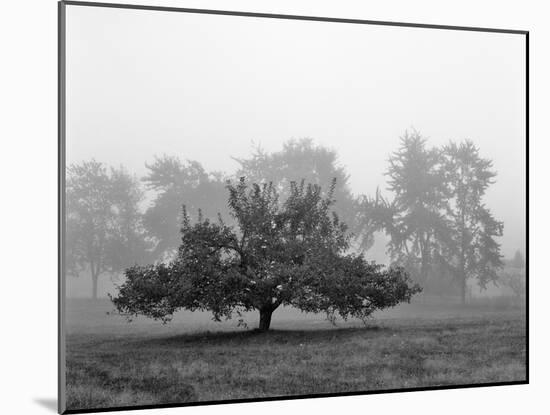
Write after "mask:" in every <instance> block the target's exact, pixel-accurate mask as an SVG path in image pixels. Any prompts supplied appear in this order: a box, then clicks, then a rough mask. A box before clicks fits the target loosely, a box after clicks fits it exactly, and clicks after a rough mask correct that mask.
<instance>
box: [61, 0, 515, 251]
mask: <svg viewBox="0 0 550 415" xmlns="http://www.w3.org/2000/svg"><path fill="white" fill-rule="evenodd" d="M525 123H526V120H525V40H524V38H523V36H518V35H512V34H497V33H477V32H463V31H452V30H434V29H418V28H404V27H385V26H374V25H352V24H340V23H327V22H309V21H308V22H305V21H290V20H280V19H262V18H245V17H230V16H213V15H194V14H187V13H167V12H152V11H139V10H119V9H108V8H105V9H103V8H94V7H69V8H68V9H67V137H66V148H67V160H66V163H67V165H70V164H72V163H79V162H82V161H85V160H90V159H92V158H94V159H96V160H97V161H101V162H103V163H106V164H108V165H113V166H118V165H123V166H125V167H126V168H127V169H128V170H129V171H130V172H132V173H134V174H136V175H137V176H138V177H142V176H143V175H145V174H146V173H147V169H146V167H145V163H146V162H148V163H150V162H152V161H153V160H154V156H155V155H159V156H160V155H163V154H166V155H170V156H177V157H179V158H181V159H182V160H185V159H190V160H196V161H199V162H200V163H201V164H202V165H203V166H204V167H205V169H206V170H208V171H223V172H225V173H227V174H233V173H234V172H235V171H236V170H237V168H238V167H239V165H238V163H237V162H236V161H235V160H234V159H233V157H236V158H242V157H247V156H249V155H250V153H251V151H252V149H253V146H257V145H260V146H261V147H262V148H263V149H265V150H266V151H267V152H274V151H279V150H281V148H282V146H283V143H285V142H286V141H288V140H289V139H291V138H303V137H309V138H311V139H313V140H314V142H315V143H316V144H318V145H321V146H324V147H328V148H330V149H334V150H335V151H336V152H337V154H338V161H339V164H340V165H341V166H343V167H345V169H346V171H347V173H348V174H349V184H350V187H351V191H352V193H353V194H354V195H362V194H364V195H373V194H374V193H375V192H376V189H377V188H378V187H379V188H380V189H381V191H382V193H383V194H388V193H387V190H386V188H387V177H386V176H385V175H384V172H386V170H387V168H388V157H389V156H390V155H391V154H392V153H393V152H394V151H396V150H397V148H398V147H399V139H400V137H401V136H402V135H403V134H404V133H405V131H406V130H409V131H411V130H413V129H414V130H416V131H418V132H420V133H421V134H422V136H424V137H426V138H427V140H428V145H429V146H441V145H444V144H446V143H448V142H449V140H454V141H460V140H463V139H470V140H472V141H473V142H474V143H475V145H476V146H478V147H479V149H480V154H481V156H482V157H484V158H488V159H490V160H492V161H493V170H495V171H496V172H497V173H498V174H497V176H496V183H495V184H494V185H492V186H490V187H489V189H488V191H487V195H486V197H485V199H484V201H485V203H486V206H487V207H488V208H489V209H490V210H491V211H492V212H493V214H494V215H495V217H496V218H498V219H499V220H501V221H503V223H504V233H503V236H502V237H501V238H499V242H500V243H501V252H502V254H503V255H504V256H505V257H511V256H513V255H514V253H515V252H516V251H517V250H521V251H523V252H525V229H526V226H525V217H526V211H525V207H526V203H525V200H526V186H525V183H526V176H525V172H526V165H525V163H526V152H525V140H526V137H525ZM373 249H374V250H376V252H383V251H384V242H380V241H378V242H377V244H376V245H375V247H374V248H373Z"/></svg>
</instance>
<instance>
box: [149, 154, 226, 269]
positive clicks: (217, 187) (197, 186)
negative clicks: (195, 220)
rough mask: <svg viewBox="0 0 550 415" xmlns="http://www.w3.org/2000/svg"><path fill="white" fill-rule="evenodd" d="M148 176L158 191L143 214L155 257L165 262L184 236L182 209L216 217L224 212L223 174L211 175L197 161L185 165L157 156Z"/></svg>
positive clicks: (174, 159) (152, 186) (170, 157)
mask: <svg viewBox="0 0 550 415" xmlns="http://www.w3.org/2000/svg"><path fill="white" fill-rule="evenodd" d="M146 167H147V169H148V170H149V173H148V174H147V175H146V176H145V177H144V178H143V181H144V182H145V183H146V186H147V187H148V188H149V189H152V190H154V191H155V192H157V194H156V197H155V199H154V201H153V203H152V205H151V206H150V207H149V208H148V209H147V211H146V212H145V215H144V223H145V226H146V228H147V230H148V233H149V234H150V235H151V236H152V237H153V238H154V240H155V250H154V251H155V255H156V257H157V258H159V259H162V258H163V257H164V256H171V255H173V254H174V252H175V251H176V250H177V247H178V245H179V243H180V239H181V235H180V233H179V224H180V223H181V216H180V213H181V207H182V205H183V204H185V205H186V206H187V207H188V209H189V211H191V212H195V211H197V210H198V209H199V208H201V209H202V211H203V215H206V216H207V217H211V218H215V217H216V215H217V213H218V212H222V213H225V212H227V209H226V208H225V206H226V205H227V199H226V198H225V194H226V191H225V183H224V181H223V178H222V175H221V173H217V172H214V173H208V172H206V171H205V170H204V168H203V167H202V165H201V164H200V163H199V162H198V161H191V160H188V161H186V162H182V161H181V160H180V159H179V158H177V157H172V156H166V155H165V156H163V157H157V158H156V159H155V161H154V162H153V163H152V164H146Z"/></svg>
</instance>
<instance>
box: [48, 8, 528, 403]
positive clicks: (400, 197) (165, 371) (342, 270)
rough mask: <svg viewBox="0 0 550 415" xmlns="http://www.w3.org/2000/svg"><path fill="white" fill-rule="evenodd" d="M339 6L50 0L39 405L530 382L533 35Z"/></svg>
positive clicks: (206, 399) (256, 397) (232, 399)
mask: <svg viewBox="0 0 550 415" xmlns="http://www.w3.org/2000/svg"><path fill="white" fill-rule="evenodd" d="M349 17H350V18H349V19H343V18H341V19H337V18H331V17H328V16H327V17H318V18H316V17H310V16H295V15H275V14H271V15H270V14H261V13H247V12H226V11H211V10H210V11H209V10H199V9H196V10H194V9H175V8H164V9H163V8H162V7H157V8H152V7H151V8H147V7H139V6H135V7H134V6H131V5H126V6H124V7H122V6H118V7H113V5H108V4H104V5H101V4H95V3H79V2H71V1H67V2H61V3H59V30H60V32H59V36H60V37H59V48H60V52H59V64H60V67H59V70H60V83H59V104H60V105H59V111H60V118H59V119H60V125H59V130H60V137H59V140H60V142H59V150H60V151H59V169H60V172H59V178H60V184H59V185H60V189H59V190H60V195H59V196H60V206H59V209H60V210H59V214H60V222H59V226H60V245H59V249H60V252H59V255H60V273H59V301H60V305H59V307H60V308H59V315H60V321H59V324H60V327H59V330H60V331H59V334H60V336H59V337H60V339H59V341H60V344H59V356H60V360H59V366H60V367H59V382H60V385H59V402H58V405H59V410H60V412H62V413H63V412H73V413H76V412H85V411H87V412H89V411H93V410H97V411H101V410H113V409H132V408H155V407H168V406H186V405H202V404H212V403H221V402H223V403H230V402H248V401H259V400H270V399H294V398H316V397H323V396H339V395H350V394H369V393H381V392H396V391H427V390H433V389H447V388H461V387H474V386H499V385H516V384H524V383H527V382H528V370H529V365H528V302H529V296H528V286H529V273H528V269H529V252H528V222H527V221H528V118H527V117H528V101H527V94H528V90H527V88H528V69H527V68H528V66H527V63H526V62H527V59H528V32H526V31H522V30H512V29H506V28H502V29H484V28H474V27H454V26H448V27H447V26H436V25H428V24H407V23H392V22H377V21H366V20H360V19H355V18H354V16H353V15H350V16H349ZM220 409H222V408H220Z"/></svg>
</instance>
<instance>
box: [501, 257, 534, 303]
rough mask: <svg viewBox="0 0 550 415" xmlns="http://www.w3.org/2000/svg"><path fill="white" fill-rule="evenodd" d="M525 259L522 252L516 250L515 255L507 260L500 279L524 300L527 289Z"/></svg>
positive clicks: (515, 294) (518, 298)
mask: <svg viewBox="0 0 550 415" xmlns="http://www.w3.org/2000/svg"><path fill="white" fill-rule="evenodd" d="M525 274H526V272H525V259H524V257H523V255H522V253H521V252H520V251H519V250H518V251H516V253H515V255H514V257H513V258H512V259H509V260H507V261H505V267H504V269H503V270H502V271H501V272H500V274H499V279H498V281H499V282H500V283H502V284H503V285H504V286H506V287H508V288H510V290H512V292H513V293H514V296H515V297H516V299H517V300H520V301H521V300H524V299H525V295H526V293H527V289H526V275H525Z"/></svg>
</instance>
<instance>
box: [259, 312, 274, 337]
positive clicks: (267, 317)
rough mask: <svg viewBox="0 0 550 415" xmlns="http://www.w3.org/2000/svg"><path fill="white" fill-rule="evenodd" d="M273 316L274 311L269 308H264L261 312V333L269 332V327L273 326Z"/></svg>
mask: <svg viewBox="0 0 550 415" xmlns="http://www.w3.org/2000/svg"><path fill="white" fill-rule="evenodd" d="M272 314H273V310H272V309H269V308H262V309H261V310H260V327H259V329H260V331H267V330H269V326H270V325H271V315H272Z"/></svg>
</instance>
